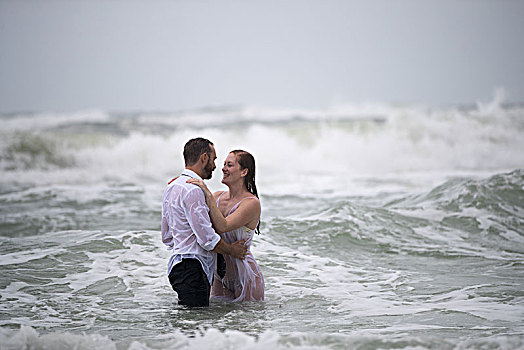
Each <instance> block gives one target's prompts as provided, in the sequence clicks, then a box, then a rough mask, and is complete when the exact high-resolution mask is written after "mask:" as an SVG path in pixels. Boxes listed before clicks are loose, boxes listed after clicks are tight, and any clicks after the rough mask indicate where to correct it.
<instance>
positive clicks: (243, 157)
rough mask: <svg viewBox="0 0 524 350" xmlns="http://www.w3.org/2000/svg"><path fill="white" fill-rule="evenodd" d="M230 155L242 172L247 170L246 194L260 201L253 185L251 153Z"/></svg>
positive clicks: (258, 232) (258, 230)
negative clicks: (233, 157)
mask: <svg viewBox="0 0 524 350" xmlns="http://www.w3.org/2000/svg"><path fill="white" fill-rule="evenodd" d="M231 153H233V154H234V155H235V157H236V158H237V162H238V164H240V167H241V168H242V170H244V169H247V175H246V176H244V185H245V186H246V188H247V190H248V192H249V193H251V194H253V195H255V197H257V198H258V199H260V198H259V197H258V191H257V185H256V184H255V158H254V157H253V155H252V154H251V153H249V152H246V151H243V150H240V149H237V150H234V151H231ZM255 233H257V234H260V220H259V221H258V225H257V227H256V229H255Z"/></svg>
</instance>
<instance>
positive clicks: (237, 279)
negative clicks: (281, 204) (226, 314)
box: [211, 192, 264, 302]
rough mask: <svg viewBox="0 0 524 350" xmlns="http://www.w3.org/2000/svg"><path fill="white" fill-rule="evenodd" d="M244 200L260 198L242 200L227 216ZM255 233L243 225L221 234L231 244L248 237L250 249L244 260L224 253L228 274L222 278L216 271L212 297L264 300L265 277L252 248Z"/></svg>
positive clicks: (234, 299)
mask: <svg viewBox="0 0 524 350" xmlns="http://www.w3.org/2000/svg"><path fill="white" fill-rule="evenodd" d="M224 193H225V192H222V194H221V195H220V197H222V195H223V194H224ZM220 197H218V199H217V206H218V204H219V202H220ZM244 200H258V198H256V197H247V198H244V199H242V200H240V201H239V202H238V203H237V204H235V206H234V207H233V208H231V210H230V211H229V213H228V214H227V216H229V215H231V213H233V212H234V211H235V210H236V209H237V208H238V206H239V205H240V203H241V202H242V201H244ZM253 234H254V230H251V229H249V228H248V227H246V226H243V227H240V228H237V229H235V230H232V231H229V232H224V233H222V234H221V235H220V236H221V237H222V238H223V239H224V241H226V242H227V243H230V244H231V243H234V242H236V241H239V240H243V239H246V240H247V241H246V243H245V244H246V245H247V246H248V251H247V255H246V258H245V259H244V260H240V259H235V258H232V257H231V256H229V255H224V258H225V260H226V274H225V275H224V278H220V277H219V276H218V275H217V273H216V271H215V275H214V281H213V285H212V287H211V298H213V299H219V300H227V301H232V302H239V301H250V300H264V277H263V276H262V271H261V270H260V267H259V266H258V264H257V262H256V260H255V258H254V257H253V254H252V253H251V250H250V247H251V242H252V240H253Z"/></svg>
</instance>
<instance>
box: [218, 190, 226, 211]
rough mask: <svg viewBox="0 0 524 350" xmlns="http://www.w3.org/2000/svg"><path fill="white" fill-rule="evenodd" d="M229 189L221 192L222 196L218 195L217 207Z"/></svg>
mask: <svg viewBox="0 0 524 350" xmlns="http://www.w3.org/2000/svg"><path fill="white" fill-rule="evenodd" d="M226 192H227V191H222V193H221V194H220V196H218V198H217V207H218V203H219V202H220V198H222V196H223V195H224V193H226Z"/></svg>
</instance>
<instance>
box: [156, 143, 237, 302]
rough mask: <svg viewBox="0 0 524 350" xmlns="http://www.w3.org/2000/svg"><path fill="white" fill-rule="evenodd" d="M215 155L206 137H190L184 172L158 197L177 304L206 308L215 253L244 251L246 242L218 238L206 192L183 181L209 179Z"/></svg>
mask: <svg viewBox="0 0 524 350" xmlns="http://www.w3.org/2000/svg"><path fill="white" fill-rule="evenodd" d="M215 159H216V153H215V148H214V147H213V143H211V142H210V141H209V140H206V139H203V138H196V139H191V140H189V141H188V142H187V143H186V145H185V146H184V161H185V170H184V171H183V172H182V174H181V175H180V176H179V177H178V178H175V179H174V180H172V181H170V183H169V184H168V186H167V187H166V189H165V190H164V195H163V196H162V242H164V244H166V245H167V246H168V249H173V254H172V256H171V258H170V259H169V264H168V276H169V282H170V283H171V286H172V287H173V290H174V291H175V292H177V294H178V303H179V304H181V305H187V306H209V293H210V289H211V285H212V282H213V272H214V270H215V264H216V253H220V254H228V255H231V256H232V257H235V258H239V259H243V258H244V255H245V254H246V252H247V246H245V245H243V243H245V241H239V242H235V243H233V244H228V243H227V242H224V241H223V240H222V239H221V238H220V236H219V235H218V234H217V233H216V232H215V230H214V229H213V227H212V226H211V220H210V217H209V208H208V206H207V204H206V199H205V196H204V193H203V192H202V190H201V189H200V188H199V187H198V186H195V185H192V184H188V183H186V181H187V180H188V179H189V178H197V179H206V180H207V179H210V178H211V175H212V173H213V171H214V170H215V168H216V166H215Z"/></svg>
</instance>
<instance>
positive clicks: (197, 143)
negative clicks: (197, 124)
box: [184, 137, 213, 166]
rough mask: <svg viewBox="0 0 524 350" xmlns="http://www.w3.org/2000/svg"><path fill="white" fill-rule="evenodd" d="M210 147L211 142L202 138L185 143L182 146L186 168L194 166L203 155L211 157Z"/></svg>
mask: <svg viewBox="0 0 524 350" xmlns="http://www.w3.org/2000/svg"><path fill="white" fill-rule="evenodd" d="M211 146H213V142H211V141H209V140H207V139H204V138H202V137H197V138H195V139H191V140H189V141H187V142H186V145H185V146H184V162H185V163H186V166H191V165H193V164H195V163H196V162H197V161H198V158H199V157H200V156H201V155H202V154H204V153H207V154H208V155H209V156H211Z"/></svg>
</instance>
